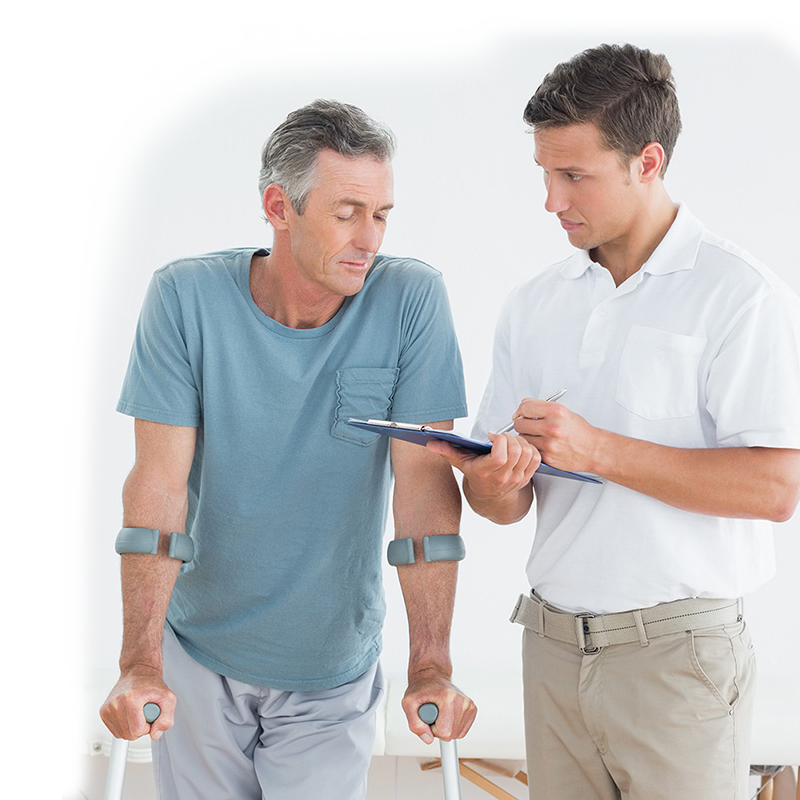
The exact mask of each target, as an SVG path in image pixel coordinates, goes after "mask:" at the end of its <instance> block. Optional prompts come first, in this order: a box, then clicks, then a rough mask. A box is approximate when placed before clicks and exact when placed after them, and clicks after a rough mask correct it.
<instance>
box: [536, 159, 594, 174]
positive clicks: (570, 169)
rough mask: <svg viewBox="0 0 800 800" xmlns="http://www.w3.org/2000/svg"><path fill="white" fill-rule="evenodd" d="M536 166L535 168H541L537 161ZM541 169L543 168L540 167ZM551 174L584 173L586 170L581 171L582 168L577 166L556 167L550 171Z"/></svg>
mask: <svg viewBox="0 0 800 800" xmlns="http://www.w3.org/2000/svg"><path fill="white" fill-rule="evenodd" d="M533 160H534V161H536V157H534V159H533ZM536 166H537V167H541V166H542V165H541V164H540V163H539V162H538V161H536ZM542 169H544V167H542ZM551 172H586V170H585V169H583V167H577V166H576V167H556V168H555V169H554V170H551Z"/></svg>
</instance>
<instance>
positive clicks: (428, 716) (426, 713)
mask: <svg viewBox="0 0 800 800" xmlns="http://www.w3.org/2000/svg"><path fill="white" fill-rule="evenodd" d="M417 713H418V714H419V718H420V719H421V720H422V721H423V722H424V723H425V724H426V725H433V723H434V722H436V720H437V719H439V706H437V705H436V703H425V704H424V705H421V706H420V707H419V711H418V712H417Z"/></svg>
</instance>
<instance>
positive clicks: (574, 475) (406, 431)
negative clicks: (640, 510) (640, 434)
mask: <svg viewBox="0 0 800 800" xmlns="http://www.w3.org/2000/svg"><path fill="white" fill-rule="evenodd" d="M347 424H348V425H352V426H353V427H355V428H361V429H363V430H366V431H373V432H374V433H379V434H380V435H381V436H391V437H392V438H393V439H403V441H406V442H413V443H414V444H419V445H422V446H423V447H424V446H425V445H426V444H427V443H428V442H429V441H430V440H431V439H440V440H441V441H443V442H450V444H454V445H455V446H456V447H461V448H463V449H464V450H471V451H472V452H474V453H479V454H486V453H488V452H490V451H491V449H492V443H491V442H481V441H479V440H478V439H469V438H467V437H466V436H459V435H458V434H457V433H453V432H452V431H442V430H439V429H437V428H429V427H428V426H427V425H411V424H410V423H407V422H392V421H390V420H381V419H369V420H364V419H353V418H351V419H349V420H347ZM536 474H537V475H552V476H554V477H556V478H569V479H570V480H573V481H584V482H586V483H602V481H600V480H598V479H597V478H593V477H592V476H591V475H583V474H581V473H580V472H567V471H566V470H563V469H556V468H555V467H551V466H550V465H549V464H544V463H542V464H541V465H540V466H539V469H537V470H536Z"/></svg>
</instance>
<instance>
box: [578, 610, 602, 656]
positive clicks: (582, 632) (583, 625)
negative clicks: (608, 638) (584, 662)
mask: <svg viewBox="0 0 800 800" xmlns="http://www.w3.org/2000/svg"><path fill="white" fill-rule="evenodd" d="M594 616H595V615H594V614H575V616H574V617H573V619H574V620H575V637H576V638H577V640H578V649H579V650H580V651H581V653H583V654H584V655H585V656H590V655H593V654H594V653H599V652H600V648H599V647H595V646H590V647H587V646H586V638H587V636H590V635H591V634H590V632H589V622H588V620H590V619H593V618H594Z"/></svg>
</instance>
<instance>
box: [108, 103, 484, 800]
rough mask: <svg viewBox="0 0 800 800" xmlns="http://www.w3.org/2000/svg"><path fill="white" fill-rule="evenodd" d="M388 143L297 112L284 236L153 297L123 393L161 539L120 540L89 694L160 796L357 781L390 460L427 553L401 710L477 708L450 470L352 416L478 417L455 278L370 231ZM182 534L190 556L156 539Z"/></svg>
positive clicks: (451, 731) (272, 143)
mask: <svg viewBox="0 0 800 800" xmlns="http://www.w3.org/2000/svg"><path fill="white" fill-rule="evenodd" d="M393 152H394V139H393V136H392V134H391V132H389V131H388V130H387V129H385V128H383V127H382V126H380V125H378V124H377V123H375V122H374V121H373V120H372V119H370V118H369V117H368V116H366V115H365V114H364V113H363V112H362V111H360V110H359V109H357V108H354V107H352V106H347V105H343V104H339V103H334V102H329V101H317V102H315V103H312V104H311V105H309V106H306V107H304V108H302V109H299V110H298V111H295V112H293V113H292V114H290V115H289V116H288V117H287V119H286V121H285V122H284V123H282V124H281V125H280V126H279V127H278V128H277V129H276V131H275V132H274V133H273V134H272V136H271V137H270V139H269V140H268V142H267V143H266V145H265V147H264V152H263V167H262V172H261V180H260V185H259V188H260V191H261V197H262V205H263V209H264V213H265V215H266V218H267V220H268V221H269V223H270V224H271V225H272V227H273V230H274V242H273V247H272V248H271V250H266V249H259V248H243V249H236V250H228V251H222V252H218V253H211V254H208V255H205V256H201V257H198V258H191V259H186V260H182V261H178V262H175V263H172V264H170V265H168V266H166V267H164V268H163V269H161V270H159V271H158V272H157V273H156V274H155V276H154V278H153V282H152V284H151V287H150V290H149V292H148V295H147V298H146V300H145V303H144V307H143V309H142V314H141V318H140V322H139V327H138V329H137V333H136V339H135V343H134V347H133V351H132V354H131V360H130V364H129V368H128V374H127V376H126V380H125V384H124V387H123V390H122V396H121V399H120V402H119V406H118V410H120V411H121V412H122V413H125V414H129V415H131V416H133V417H135V418H136V462H135V465H134V467H133V470H132V471H131V474H130V476H129V477H128V479H127V481H126V484H125V488H124V493H123V500H124V525H125V526H126V529H127V528H131V529H134V534H133V535H139V534H137V533H136V531H141V530H142V529H144V530H155V531H158V532H159V533H155V534H153V536H154V537H156V538H155V541H158V540H159V538H160V546H159V550H158V553H157V554H155V555H154V554H134V553H131V552H129V550H126V549H125V548H124V547H123V548H122V551H123V552H124V553H125V554H124V555H123V556H122V585H123V605H124V634H123V644H122V655H121V658H120V669H121V676H120V679H119V682H118V683H117V685H116V686H115V687H114V689H113V690H112V692H111V695H110V696H109V699H108V700H107V701H106V703H105V705H104V706H103V709H102V710H101V714H102V716H103V719H104V720H105V722H106V724H107V725H108V726H109V728H110V729H111V731H112V732H113V733H114V734H115V735H116V736H120V737H124V738H134V737H136V736H139V735H141V734H143V733H147V732H148V731H149V733H150V735H151V736H152V737H153V739H155V740H157V743H156V746H155V748H154V751H155V763H156V771H157V776H158V781H159V784H160V789H161V792H162V797H164V798H178V797H184V798H185V797H193V798H201V797H208V798H220V797H237V798H242V799H244V798H261V797H262V795H263V796H266V797H269V798H287V799H288V798H309V797H326V798H343V800H345V799H346V800H352V798H358V797H365V793H366V789H365V787H366V773H367V768H368V765H369V760H370V756H371V752H372V745H373V740H374V733H375V711H376V708H377V705H378V703H379V701H380V698H381V695H382V692H383V686H382V677H381V673H380V668H379V665H378V655H379V652H380V647H381V640H380V636H381V626H382V621H383V612H384V605H383V597H382V587H381V568H380V562H381V550H382V545H381V542H382V537H383V531H384V525H385V521H386V512H387V500H388V496H389V487H390V480H391V474H392V471H393V473H394V478H395V487H394V500H393V508H394V516H395V529H396V536H397V537H398V538H411V539H412V540H413V543H414V549H415V551H416V553H418V554H419V555H418V557H417V561H416V563H414V564H410V565H407V566H403V567H402V568H401V569H400V570H399V574H400V581H401V585H402V589H403V593H404V597H405V601H406V606H407V611H408V619H409V630H410V660H409V687H408V691H407V693H406V697H405V699H404V708H405V710H406V713H407V715H408V718H409V726H410V728H411V730H412V731H414V732H415V733H417V734H418V735H419V736H421V737H422V738H423V739H424V740H426V741H430V740H431V738H432V737H431V729H430V728H429V727H428V726H427V725H425V724H424V723H423V722H421V721H420V720H419V718H418V716H417V710H418V708H419V706H420V705H422V704H423V703H425V702H428V701H431V702H435V703H437V704H438V705H439V707H440V709H441V715H440V719H439V721H438V722H437V724H436V733H437V735H438V736H440V737H441V738H444V739H449V738H454V737H455V738H457V737H461V736H463V735H464V734H465V733H466V731H467V730H468V729H469V726H470V725H471V723H472V720H473V718H474V716H475V707H474V704H473V703H472V701H470V700H469V699H468V698H466V697H465V696H464V695H462V694H461V693H460V692H459V691H458V690H457V689H456V688H455V687H454V686H453V685H452V683H451V682H450V675H451V666H450V660H449V655H448V639H449V627H450V618H451V615H452V606H453V596H454V586H455V579H456V565H455V563H453V562H439V563H425V562H424V561H423V560H422V557H421V552H422V538H423V537H424V536H429V535H438V534H454V533H457V531H458V522H459V516H460V499H459V493H458V488H457V485H456V483H455V480H454V478H453V475H452V471H451V469H450V467H449V465H447V464H446V463H445V462H443V461H442V460H441V459H438V458H437V457H436V456H434V455H433V454H431V453H428V452H427V451H426V450H425V449H424V448H421V447H415V446H414V445H410V444H407V443H404V442H397V441H393V442H392V443H391V445H389V444H388V443H387V440H385V439H383V438H382V437H378V436H377V435H375V434H371V433H369V432H366V431H360V430H358V429H356V428H353V427H351V426H349V425H347V420H348V418H350V417H362V418H367V417H373V418H376V417H378V418H391V419H395V420H401V421H413V422H419V421H423V420H428V421H429V424H432V425H436V426H439V427H450V426H451V425H452V419H453V418H454V417H459V416H464V415H465V414H466V407H465V402H464V390H463V378H462V371H461V360H460V355H459V351H458V345H457V342H456V339H455V335H454V332H453V326H452V321H451V317H450V311H449V306H448V303H447V297H446V294H445V290H444V287H443V283H442V278H441V275H440V274H439V273H438V272H436V271H435V270H433V269H431V268H430V267H428V266H427V265H424V264H422V263H420V262H418V261H414V260H411V259H405V258H392V257H386V256H382V255H378V254H377V251H378V248H379V246H380V244H381V241H382V239H383V234H384V231H385V227H386V221H387V216H388V213H389V210H390V209H391V208H392V204H393V191H392V168H391V163H390V159H391V157H392V155H393ZM172 532H175V533H176V534H177V535H175V536H172V537H170V534H171V533H172ZM183 533H186V534H190V535H191V539H192V541H193V543H194V554H193V557H191V558H190V560H187V561H186V563H185V565H184V566H183V568H180V563H181V562H180V560H179V559H178V558H174V557H170V555H169V553H168V545H169V540H170V538H172V540H173V542H175V541H176V540H177V543H180V542H181V539H182V537H181V536H180V534H183ZM176 552H177V551H175V550H173V555H175V554H176ZM165 621H166V630H165ZM162 639H163V641H162ZM168 686H169V688H167V687H168ZM148 701H152V702H155V703H158V704H159V705H160V706H161V708H162V714H161V717H160V718H159V719H158V721H157V722H155V723H154V724H153V725H151V726H148V724H147V723H146V721H145V720H144V718H143V715H142V711H141V709H142V706H143V704H144V703H146V702H148ZM168 729H169V732H168V734H167V735H166V736H164V737H163V738H162V736H161V734H162V733H164V731H167V730H168Z"/></svg>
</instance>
